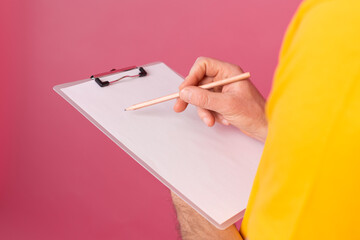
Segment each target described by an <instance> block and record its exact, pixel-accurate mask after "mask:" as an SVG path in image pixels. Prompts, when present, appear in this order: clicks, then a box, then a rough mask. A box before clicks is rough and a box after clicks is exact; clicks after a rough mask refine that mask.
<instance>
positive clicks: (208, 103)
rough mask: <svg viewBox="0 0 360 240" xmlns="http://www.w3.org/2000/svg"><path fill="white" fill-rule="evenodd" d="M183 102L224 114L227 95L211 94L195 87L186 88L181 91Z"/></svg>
mask: <svg viewBox="0 0 360 240" xmlns="http://www.w3.org/2000/svg"><path fill="white" fill-rule="evenodd" d="M180 99H182V100H183V101H185V102H187V103H190V104H192V105H195V106H197V107H201V108H204V109H208V110H211V111H215V112H220V113H221V112H222V110H223V109H224V107H225V106H226V104H227V101H226V100H227V98H226V96H225V94H223V93H218V92H211V91H208V90H206V89H202V88H199V87H195V86H190V87H185V88H183V89H182V90H181V91H180Z"/></svg>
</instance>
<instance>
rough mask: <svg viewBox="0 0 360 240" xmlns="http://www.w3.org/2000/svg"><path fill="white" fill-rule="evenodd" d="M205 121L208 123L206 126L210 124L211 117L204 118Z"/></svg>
mask: <svg viewBox="0 0 360 240" xmlns="http://www.w3.org/2000/svg"><path fill="white" fill-rule="evenodd" d="M203 122H204V123H205V124H206V126H209V125H210V118H207V117H206V118H203Z"/></svg>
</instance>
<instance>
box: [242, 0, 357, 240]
mask: <svg viewBox="0 0 360 240" xmlns="http://www.w3.org/2000/svg"><path fill="white" fill-rule="evenodd" d="M266 111H267V116H268V120H269V133H268V137H267V140H266V143H265V148H264V153H263V156H262V159H261V162H260V165H259V169H258V172H257V176H256V178H255V182H254V185H253V189H252V193H251V196H250V199H249V203H248V208H247V210H246V213H245V217H244V220H243V223H242V226H241V233H242V235H243V236H245V237H246V238H247V239H250V240H268V239H274V240H283V239H286V240H295V239H302V240H304V239H306V240H309V239H317V240H318V239H336V240H339V239H347V240H349V239H360V226H359V225H360V0H307V1H304V2H303V3H302V5H301V6H300V8H299V9H298V12H297V14H296V16H295V17H294V19H293V21H292V23H291V25H290V27H289V29H288V31H287V34H286V36H285V40H284V43H283V47H282V50H281V53H280V59H279V64H278V67H277V70H276V74H275V78H274V84H273V90H272V93H271V95H270V98H269V101H268V105H267V109H266Z"/></svg>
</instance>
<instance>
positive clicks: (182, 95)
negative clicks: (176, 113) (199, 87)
mask: <svg viewBox="0 0 360 240" xmlns="http://www.w3.org/2000/svg"><path fill="white" fill-rule="evenodd" d="M180 98H181V99H182V100H184V101H185V102H190V99H191V91H190V90H189V89H186V88H184V89H183V90H181V91H180Z"/></svg>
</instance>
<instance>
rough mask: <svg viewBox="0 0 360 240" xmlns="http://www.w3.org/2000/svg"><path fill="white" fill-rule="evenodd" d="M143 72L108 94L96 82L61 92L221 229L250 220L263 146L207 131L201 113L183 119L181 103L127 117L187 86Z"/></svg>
mask: <svg viewBox="0 0 360 240" xmlns="http://www.w3.org/2000/svg"><path fill="white" fill-rule="evenodd" d="M141 67H142V68H143V69H144V70H145V71H146V75H144V76H141V77H140V76H135V75H136V74H133V73H136V72H138V71H139V68H140V67H136V68H132V69H131V70H129V71H133V72H132V73H131V74H132V75H131V74H130V72H127V73H125V74H127V75H128V76H130V77H128V78H123V79H122V80H121V81H117V82H116V83H114V84H111V85H109V86H106V87H100V86H99V83H96V81H95V80H94V79H91V78H90V79H86V80H81V81H76V82H71V83H65V84H61V85H57V86H55V87H54V90H55V91H56V92H57V93H58V94H59V95H60V96H62V97H63V98H64V99H65V100H66V101H67V102H69V103H70V104H71V105H72V106H73V107H75V108H76V109H77V110H78V111H79V112H80V113H81V114H82V115H84V116H85V117H86V118H87V119H88V120H89V121H90V122H92V123H93V124H94V125H95V126H96V127H97V128H98V129H99V130H101V131H102V132H103V133H104V134H105V135H107V136H108V137H109V138H110V139H111V140H112V141H113V142H115V143H116V144H117V145H118V146H119V147H120V148H121V149H122V150H124V151H125V152H126V153H127V154H128V155H130V156H131V157H132V158H133V159H134V160H135V161H137V162H138V163H139V164H140V165H141V166H143V167H144V168H145V169H146V170H147V171H149V172H150V173H151V174H152V175H153V176H155V177H156V178H157V179H158V180H159V181H160V182H162V183H163V184H164V185H165V186H167V187H168V188H169V189H170V190H171V191H173V192H175V193H176V194H177V195H178V196H179V197H180V198H181V199H183V200H184V201H185V202H186V203H188V204H189V205H190V206H191V207H192V208H194V209H195V210H196V211H197V212H198V213H200V214H201V215H202V216H203V217H204V218H206V219H207V220H208V221H209V222H210V223H212V224H213V225H214V226H215V227H217V228H219V229H225V228H227V227H229V226H230V225H231V224H233V223H235V222H237V221H238V220H240V219H241V218H242V217H243V215H244V212H245V208H246V205H247V201H248V197H249V195H250V191H251V187H252V183H253V180H254V178H255V174H256V171H257V167H258V164H259V161H260V158H261V155H262V151H263V143H261V142H259V141H257V140H254V139H252V138H250V137H248V136H246V135H245V134H243V133H241V132H240V131H239V130H237V129H236V128H234V127H232V126H222V125H220V124H216V125H215V126H214V127H212V128H209V127H207V126H205V124H203V123H202V121H201V120H200V119H199V118H198V116H197V112H196V108H195V107H194V106H188V108H187V109H186V110H185V111H184V112H183V113H180V114H179V113H175V112H174V111H173V110H172V106H173V104H174V101H169V102H165V103H161V104H157V105H154V106H151V107H148V108H144V109H140V110H136V111H130V112H125V111H124V108H125V107H128V106H130V105H132V104H134V103H137V102H142V101H146V100H149V99H153V98H156V97H159V96H163V95H166V94H168V93H171V92H176V91H178V86H179V85H180V83H181V82H182V81H183V78H182V77H181V76H180V75H179V74H177V73H176V72H175V71H173V70H172V69H171V68H170V67H168V66H167V65H166V64H164V63H162V62H156V63H151V64H147V65H144V66H141ZM105 75H106V74H105ZM123 76H124V73H123V72H122V71H117V72H116V73H114V74H108V75H106V76H105V77H107V78H109V79H110V78H112V79H113V80H114V79H115V80H116V79H119V78H121V77H123ZM103 80H104V79H103ZM105 80H106V81H107V80H108V79H105ZM109 81H111V79H110V80H109Z"/></svg>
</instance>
